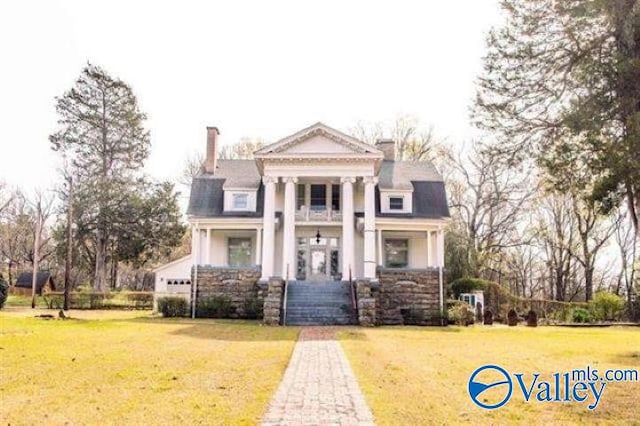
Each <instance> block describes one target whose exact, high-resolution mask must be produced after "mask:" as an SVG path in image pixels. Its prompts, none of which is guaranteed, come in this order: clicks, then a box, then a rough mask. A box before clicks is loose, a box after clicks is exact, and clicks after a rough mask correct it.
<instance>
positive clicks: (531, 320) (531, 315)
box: [527, 310, 538, 327]
mask: <svg viewBox="0 0 640 426" xmlns="http://www.w3.org/2000/svg"><path fill="white" fill-rule="evenodd" d="M527 326H528V327H537V326H538V314H537V313H536V311H534V310H530V311H529V312H527Z"/></svg>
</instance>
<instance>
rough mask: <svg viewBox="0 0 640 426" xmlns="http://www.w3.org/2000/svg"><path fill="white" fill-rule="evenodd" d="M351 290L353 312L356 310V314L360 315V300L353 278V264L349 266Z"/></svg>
mask: <svg viewBox="0 0 640 426" xmlns="http://www.w3.org/2000/svg"><path fill="white" fill-rule="evenodd" d="M349 290H350V292H351V307H352V308H353V312H355V314H356V316H357V315H358V302H357V301H356V289H355V283H354V282H353V279H352V278H351V266H349Z"/></svg>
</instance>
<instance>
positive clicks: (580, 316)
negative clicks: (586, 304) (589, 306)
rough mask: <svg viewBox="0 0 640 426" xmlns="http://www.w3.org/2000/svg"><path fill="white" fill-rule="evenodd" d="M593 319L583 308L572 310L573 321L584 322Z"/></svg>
mask: <svg viewBox="0 0 640 426" xmlns="http://www.w3.org/2000/svg"><path fill="white" fill-rule="evenodd" d="M591 321H593V317H592V316H591V312H589V311H588V310H586V309H584V308H575V309H574V310H573V322H577V323H580V324H584V323H587V322H591Z"/></svg>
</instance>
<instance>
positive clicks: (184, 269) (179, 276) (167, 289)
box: [153, 255, 193, 311]
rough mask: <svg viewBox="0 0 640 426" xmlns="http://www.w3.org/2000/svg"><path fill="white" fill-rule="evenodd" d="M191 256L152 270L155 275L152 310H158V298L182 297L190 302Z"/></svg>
mask: <svg viewBox="0 0 640 426" xmlns="http://www.w3.org/2000/svg"><path fill="white" fill-rule="evenodd" d="M192 265H193V261H192V260H191V255H187V256H185V257H183V258H180V259H178V260H174V261H173V262H169V263H167V264H165V265H162V266H159V267H157V268H156V269H154V270H153V272H154V273H155V274H156V281H155V288H154V292H153V309H154V310H156V311H157V310H158V298H160V297H166V296H179V297H184V298H185V299H187V301H190V300H191V267H192Z"/></svg>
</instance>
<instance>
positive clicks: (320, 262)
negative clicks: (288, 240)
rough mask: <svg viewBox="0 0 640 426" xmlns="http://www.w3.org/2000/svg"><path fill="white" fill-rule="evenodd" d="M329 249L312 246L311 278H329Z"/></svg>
mask: <svg viewBox="0 0 640 426" xmlns="http://www.w3.org/2000/svg"><path fill="white" fill-rule="evenodd" d="M327 278H328V277H327V249H326V247H311V250H310V252H309V280H312V281H325V280H327Z"/></svg>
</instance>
